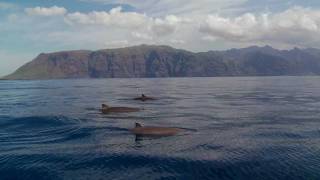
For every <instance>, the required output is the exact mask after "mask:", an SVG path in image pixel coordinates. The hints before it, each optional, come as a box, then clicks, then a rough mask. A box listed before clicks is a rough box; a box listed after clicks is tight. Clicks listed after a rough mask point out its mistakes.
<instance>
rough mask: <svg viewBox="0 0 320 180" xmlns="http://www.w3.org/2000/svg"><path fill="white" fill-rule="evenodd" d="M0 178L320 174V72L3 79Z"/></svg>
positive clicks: (0, 91) (283, 176) (287, 176)
mask: <svg viewBox="0 0 320 180" xmlns="http://www.w3.org/2000/svg"><path fill="white" fill-rule="evenodd" d="M142 92H143V93H145V94H147V95H152V96H156V97H158V98H159V100H158V101H153V102H136V101H133V100H131V98H133V97H135V96H138V95H139V94H141V93H142ZM101 103H107V104H110V105H112V106H130V107H139V108H143V110H142V111H141V112H136V113H130V114H110V115H103V114H101V113H100V112H99V108H100V105H101ZM135 122H139V123H142V124H144V125H156V126H170V127H181V128H186V129H187V130H186V131H185V132H184V133H182V134H180V135H178V136H172V137H163V138H156V139H154V138H143V139H139V140H136V138H135V136H134V135H133V134H131V133H130V132H129V131H128V129H130V128H132V127H133V126H134V123H135ZM0 179H77V180H79V179H80V180H81V179H139V180H140V179H219V180H223V179H268V180H269V179H290V180H291V179H320V77H256V78H255V77H250V78H247V77H241V78H180V79H179V78H177V79H100V80H92V79H84V80H50V81H0Z"/></svg>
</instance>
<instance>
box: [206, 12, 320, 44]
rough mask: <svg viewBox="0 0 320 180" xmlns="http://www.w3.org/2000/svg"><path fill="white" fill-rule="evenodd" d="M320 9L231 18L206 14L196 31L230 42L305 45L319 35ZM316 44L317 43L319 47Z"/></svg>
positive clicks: (316, 38) (313, 41)
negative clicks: (198, 29)
mask: <svg viewBox="0 0 320 180" xmlns="http://www.w3.org/2000/svg"><path fill="white" fill-rule="evenodd" d="M319 27H320V11H319V10H312V9H308V8H302V7H293V8H290V9H288V10H286V11H284V12H280V13H274V14H260V15H254V14H251V13H247V14H244V15H242V16H239V17H235V18H226V17H221V16H219V15H208V16H207V18H206V20H205V21H204V22H203V23H202V24H201V27H200V32H202V33H203V34H205V35H206V36H207V38H206V39H209V38H208V36H211V37H212V39H216V38H220V39H224V40H225V41H231V42H238V43H239V42H240V43H241V42H251V43H253V44H254V43H257V42H265V43H270V44H287V45H289V44H291V45H292V46H295V45H297V46H309V45H312V44H314V43H315V41H319V40H320V38H318V37H319V36H320V28H319ZM319 45H320V44H318V45H317V46H319Z"/></svg>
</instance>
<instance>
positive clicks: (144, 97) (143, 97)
mask: <svg viewBox="0 0 320 180" xmlns="http://www.w3.org/2000/svg"><path fill="white" fill-rule="evenodd" d="M133 100H139V101H152V100H157V99H156V98H153V97H149V96H146V95H144V94H141V96H140V97H137V98H134V99H133Z"/></svg>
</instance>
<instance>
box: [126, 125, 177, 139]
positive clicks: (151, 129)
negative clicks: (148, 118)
mask: <svg viewBox="0 0 320 180" xmlns="http://www.w3.org/2000/svg"><path fill="white" fill-rule="evenodd" d="M130 131H131V132H132V133H133V134H135V135H137V136H154V137H161V136H174V135H176V134H178V133H180V132H181V131H182V129H180V128H174V127H156V126H142V125H141V124H139V123H136V127H135V128H133V129H131V130H130Z"/></svg>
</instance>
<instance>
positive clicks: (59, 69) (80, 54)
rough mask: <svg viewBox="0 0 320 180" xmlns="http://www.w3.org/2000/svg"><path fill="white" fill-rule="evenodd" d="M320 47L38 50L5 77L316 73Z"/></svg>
mask: <svg viewBox="0 0 320 180" xmlns="http://www.w3.org/2000/svg"><path fill="white" fill-rule="evenodd" d="M319 74H320V50H317V49H305V50H302V49H297V48H295V49H292V50H282V51H281V50H277V49H273V48H272V47H270V46H265V47H257V46H252V47H248V48H243V49H231V50H226V51H209V52H201V53H193V52H189V51H185V50H180V49H174V48H172V47H169V46H148V45H141V46H133V47H127V48H118V49H106V50H99V51H84V50H82V51H65V52H56V53H49V54H40V55H39V56H38V57H36V58H35V59H34V60H33V61H31V62H29V63H27V64H25V65H24V66H22V67H20V68H19V69H18V70H17V71H16V72H14V73H13V74H11V75H8V76H6V77H5V79H59V78H114V77H126V78H132V77H193V76H198V77H199V76H200V77H202V76H270V75H319Z"/></svg>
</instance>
